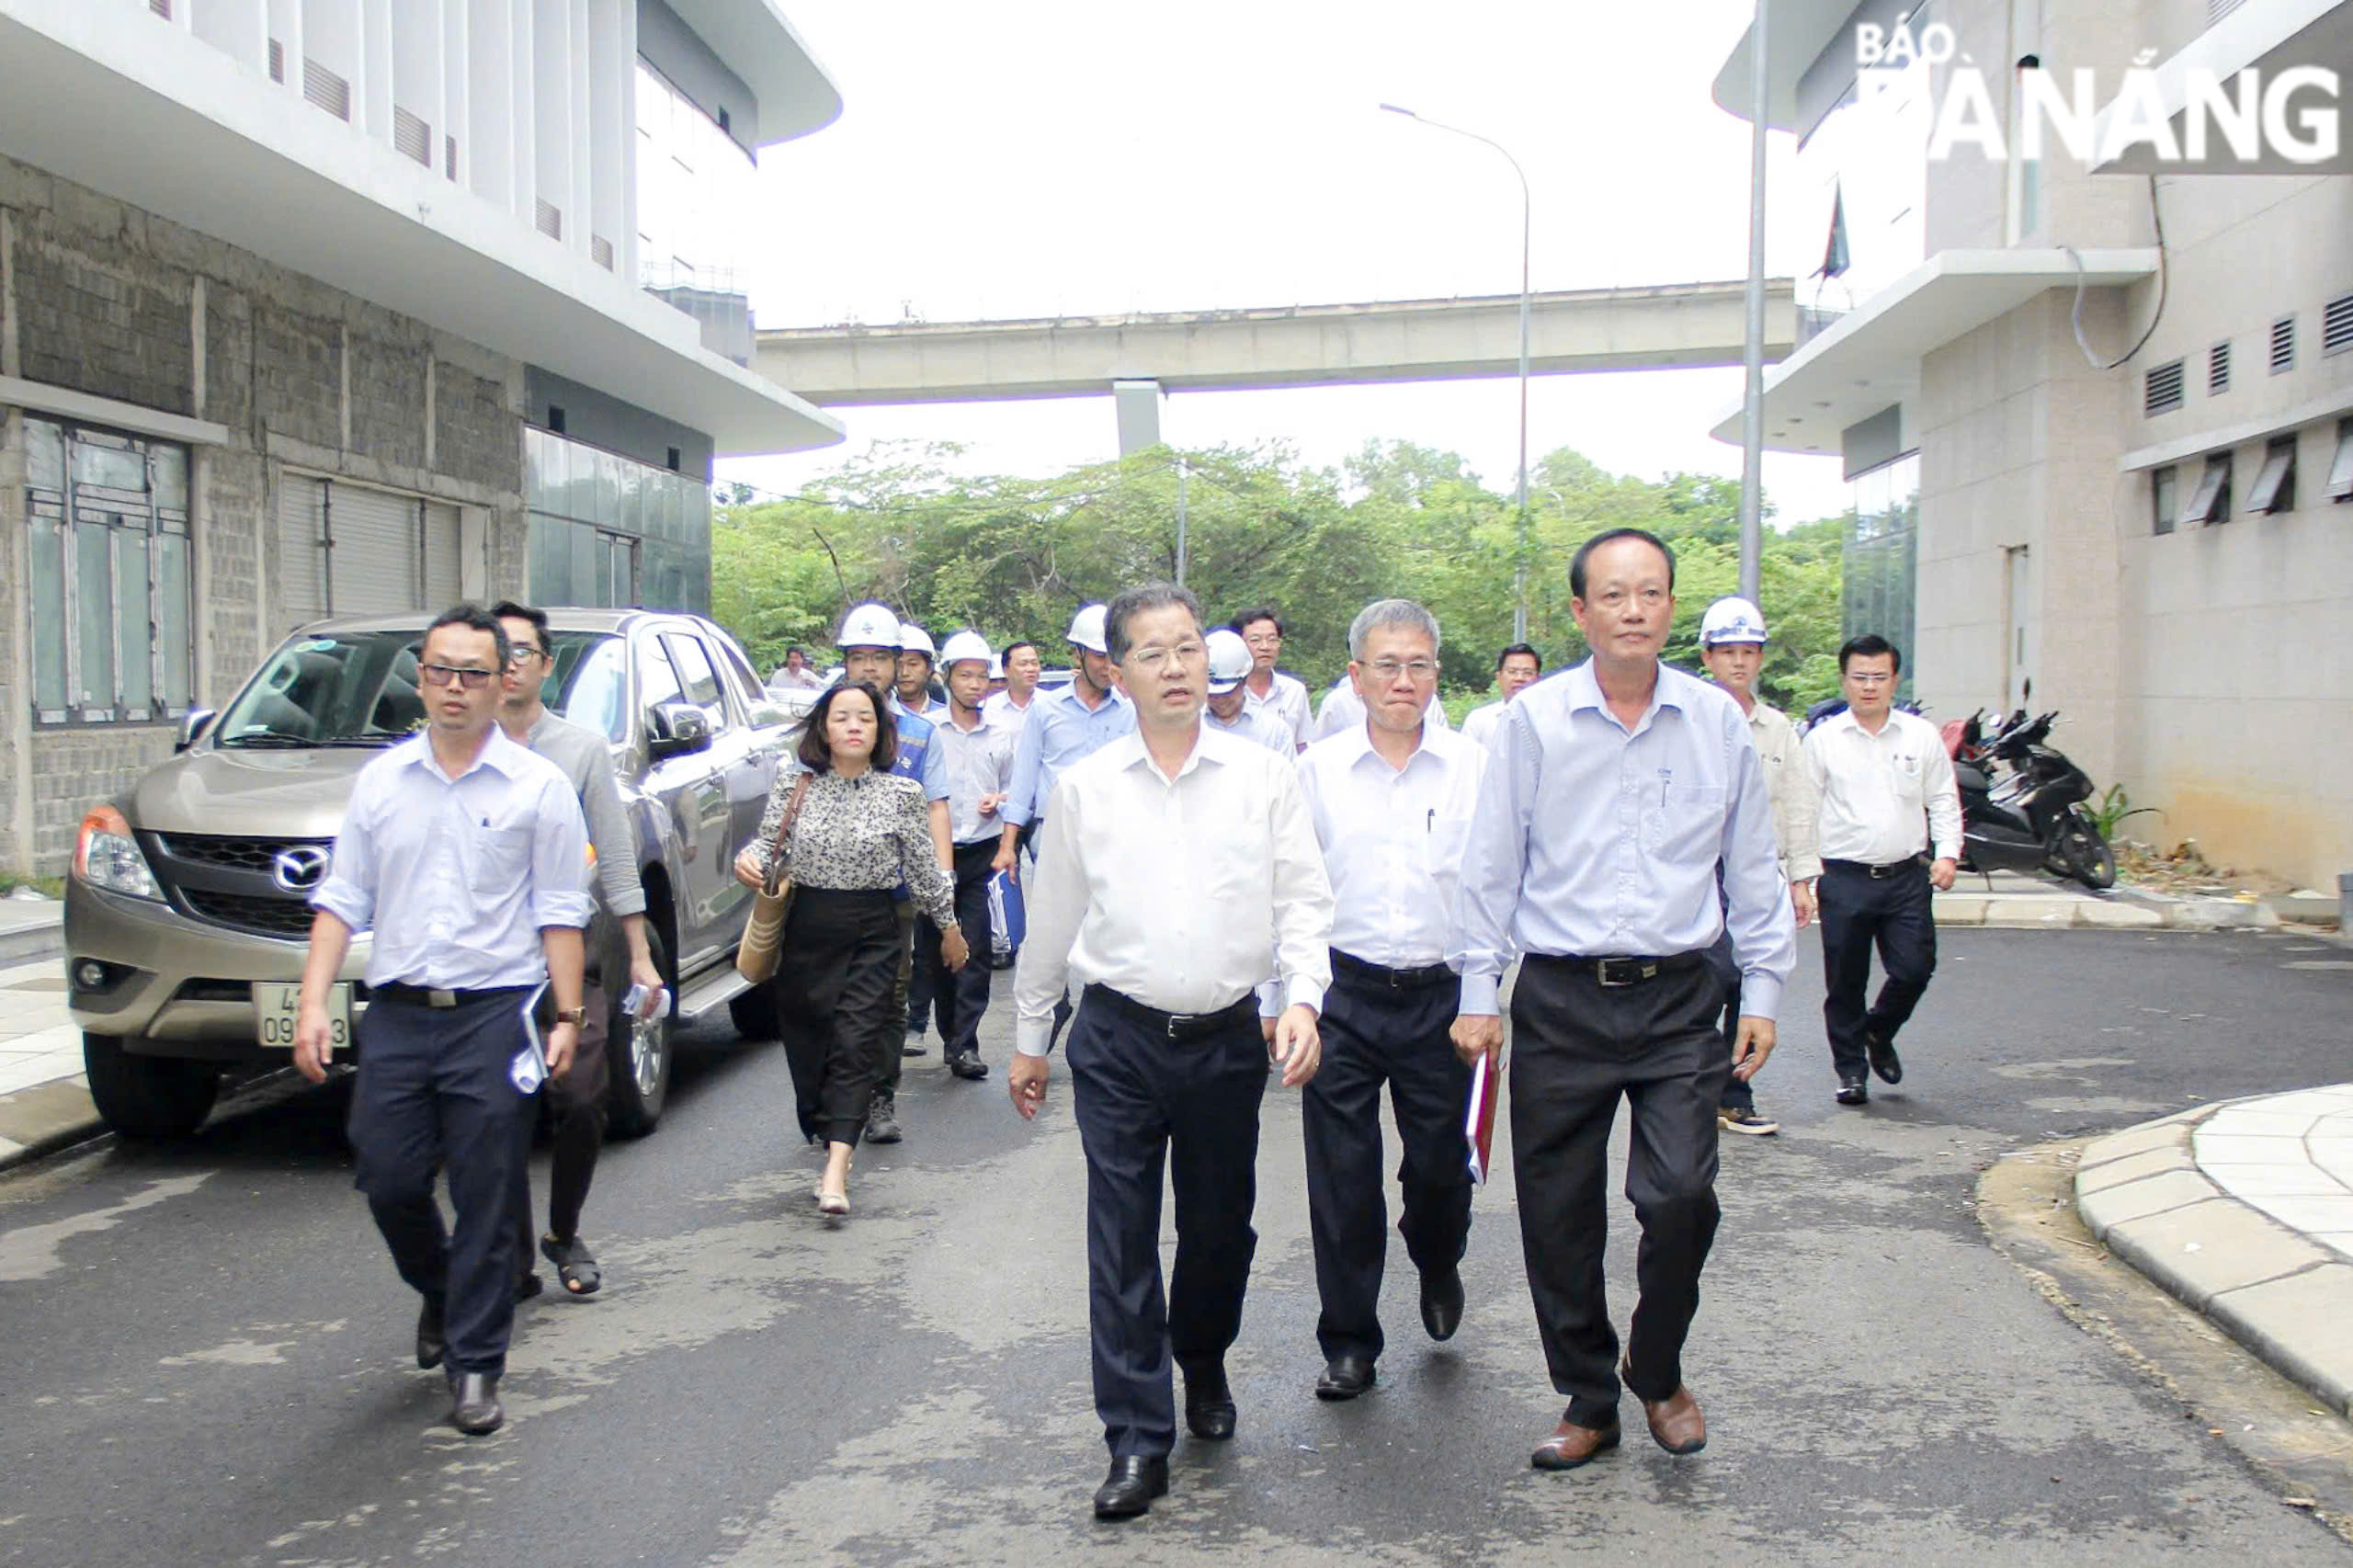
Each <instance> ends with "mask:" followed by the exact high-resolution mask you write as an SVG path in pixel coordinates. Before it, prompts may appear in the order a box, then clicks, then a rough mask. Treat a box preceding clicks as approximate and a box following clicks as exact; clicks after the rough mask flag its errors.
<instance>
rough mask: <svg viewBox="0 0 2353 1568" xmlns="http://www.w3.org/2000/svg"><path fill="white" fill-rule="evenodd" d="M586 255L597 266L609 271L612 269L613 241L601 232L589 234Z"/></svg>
mask: <svg viewBox="0 0 2353 1568" xmlns="http://www.w3.org/2000/svg"><path fill="white" fill-rule="evenodd" d="M588 257H589V259H590V260H591V261H594V262H595V263H596V264H597V266H599V267H603V268H604V269H605V270H606V271H608V272H610V271H611V270H612V269H613V242H612V241H610V240H608V239H607V238H605V236H604V235H602V234H591V235H589V236H588Z"/></svg>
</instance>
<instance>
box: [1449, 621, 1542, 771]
mask: <svg viewBox="0 0 2353 1568" xmlns="http://www.w3.org/2000/svg"><path fill="white" fill-rule="evenodd" d="M1543 674H1544V655H1543V654H1541V653H1538V652H1537V651H1536V650H1535V649H1534V648H1532V647H1530V646H1529V644H1527V643H1525V642H1515V643H1513V644H1512V645H1511V646H1510V647H1508V648H1506V649H1505V650H1504V651H1503V652H1502V653H1498V654H1496V655H1495V691H1496V694H1497V700H1495V701H1494V702H1490V703H1488V704H1487V705H1486V706H1485V707H1484V708H1473V709H1472V710H1471V713H1470V716H1469V717H1468V718H1466V719H1464V720H1463V721H1462V738H1463V739H1464V740H1467V741H1469V742H1470V743H1471V744H1473V745H1480V746H1484V745H1492V744H1495V726H1496V725H1498V724H1500V723H1502V722H1504V707H1505V705H1506V703H1508V702H1510V701H1511V699H1513V698H1515V697H1518V695H1519V694H1520V693H1521V692H1523V691H1525V690H1527V689H1528V688H1529V687H1531V686H1534V685H1535V684H1536V682H1537V680H1538V678H1539V677H1540V676H1542V675H1543Z"/></svg>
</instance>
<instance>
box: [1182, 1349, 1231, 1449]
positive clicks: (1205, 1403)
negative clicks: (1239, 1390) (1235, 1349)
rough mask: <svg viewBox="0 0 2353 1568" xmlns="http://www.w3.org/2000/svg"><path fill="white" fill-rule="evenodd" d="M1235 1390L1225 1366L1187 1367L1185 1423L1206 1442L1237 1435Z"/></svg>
mask: <svg viewBox="0 0 2353 1568" xmlns="http://www.w3.org/2000/svg"><path fill="white" fill-rule="evenodd" d="M1234 1420H1235V1413H1234V1409H1233V1389H1232V1388H1231V1387H1230V1386H1228V1385H1227V1383H1226V1381H1225V1369H1224V1368H1223V1367H1203V1368H1201V1369H1199V1371H1195V1370H1194V1369H1191V1368H1189V1367H1188V1368H1187V1369H1185V1427H1186V1430H1188V1431H1189V1432H1191V1433H1192V1434H1193V1436H1194V1437H1199V1438H1200V1439H1202V1440H1203V1441H1204V1442H1211V1443H1222V1442H1224V1441H1225V1440H1226V1439H1227V1438H1228V1437H1233V1423H1234Z"/></svg>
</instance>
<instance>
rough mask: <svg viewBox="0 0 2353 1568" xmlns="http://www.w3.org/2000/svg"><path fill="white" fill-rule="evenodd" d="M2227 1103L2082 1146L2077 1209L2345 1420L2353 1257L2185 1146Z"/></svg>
mask: <svg viewBox="0 0 2353 1568" xmlns="http://www.w3.org/2000/svg"><path fill="white" fill-rule="evenodd" d="M2250 1097H2251V1098H2268V1097H2270V1096H2250ZM2237 1103H2240V1102H2237V1101H2225V1102H2222V1104H2221V1105H2211V1106H2200V1107H2199V1108H2196V1109H2194V1110H2187V1111H2182V1112H2180V1113H2178V1114H2177V1115H2174V1116H2169V1117H2165V1118H2164V1119H2161V1120H2157V1121H2151V1122H2143V1124H2141V1125H2140V1126H2138V1127H2131V1128H2127V1129H2125V1130H2124V1131H2121V1132H2118V1133H2113V1134H2111V1135H2110V1136H2109V1137H2106V1138H2102V1139H2098V1140H2097V1141H2095V1142H2092V1143H2090V1144H2087V1145H2086V1147H2085V1149H2084V1153H2083V1158H2082V1161H2081V1162H2080V1163H2079V1164H2078V1165H2077V1166H2076V1170H2075V1210H2076V1212H2077V1213H2078V1214H2080V1215H2081V1216H2082V1218H2083V1221H2084V1226H2085V1228H2086V1230H2088V1231H2090V1232H2091V1233H2092V1234H2093V1235H2094V1236H2096V1237H2097V1238H2098V1239H2099V1240H2100V1241H2101V1242H2102V1243H2103V1244H2106V1246H2107V1247H2108V1249H2109V1251H2110V1252H2112V1253H2114V1254H2115V1255H2116V1256H2119V1257H2120V1258H2122V1259H2124V1260H2125V1261H2126V1262H2127V1263H2130V1264H2131V1265H2132V1267H2135V1268H2137V1269H2139V1270H2140V1271H2141V1272H2142V1273H2143V1274H2144V1275H2146V1276H2148V1277H2149V1278H2150V1279H2152V1280H2154V1282H2155V1283H2156V1284H2158V1285H2160V1286H2162V1287H2164V1288H2165V1290H2167V1291H2168V1292H2170V1293H2171V1294H2172V1295H2174V1296H2175V1297H2177V1298H2178V1299H2179V1300H2180V1301H2182V1302H2183V1303H2184V1304H2186V1305H2188V1306H2189V1307H2190V1308H2192V1309H2194V1310H2195V1311H2198V1312H2203V1313H2205V1314H2206V1315H2207V1316H2208V1317H2209V1318H2211V1319H2212V1320H2213V1321H2214V1323H2215V1324H2217V1325H2218V1326H2219V1327H2221V1328H2222V1330H2223V1331H2224V1332H2225V1333H2227V1334H2228V1335H2230V1336H2231V1337H2232V1338H2234V1339H2235V1340H2237V1341H2238V1342H2239V1343H2240V1344H2242V1345H2244V1346H2246V1347H2247V1348H2248V1349H2249V1350H2252V1351H2254V1352H2255V1353H2256V1355H2257V1356H2260V1357H2261V1358H2263V1359H2264V1360H2266V1361H2268V1362H2269V1363H2270V1364H2271V1366H2272V1367H2274V1368H2275V1369H2278V1370H2279V1372H2280V1373H2281V1374H2282V1375H2283V1376H2285V1377H2287V1378H2289V1379H2290V1380H2292V1381H2295V1382H2297V1383H2299V1384H2301V1385H2302V1386H2303V1387H2304V1388H2305V1389H2307V1390H2309V1391H2311V1392H2313V1393H2314V1394H2316V1395H2318V1396H2319V1397H2320V1398H2321V1399H2323V1400H2325V1402H2326V1403H2328V1404H2329V1406H2330V1407H2331V1408H2332V1409H2334V1410H2335V1411H2336V1413H2337V1414H2339V1415H2345V1416H2347V1418H2348V1419H2353V1336H2348V1335H2347V1334H2346V1332H2345V1325H2346V1324H2347V1323H2353V1263H2348V1262H2347V1261H2346V1260H2345V1259H2344V1257H2343V1256H2341V1255H2339V1254H2338V1253H2336V1251H2334V1250H2333V1249H2331V1248H2328V1247H2325V1246H2322V1245H2320V1244H2316V1243H2314V1242H2312V1241H2310V1240H2308V1239H2307V1238H2306V1237H2304V1236H2302V1235H2301V1234H2299V1233H2296V1232H2294V1231H2291V1230H2290V1229H2289V1228H2288V1227H2286V1226H2284V1225H2282V1224H2280V1223H2279V1221H2275V1220H2273V1219H2272V1218H2271V1217H2270V1216H2269V1215H2267V1214H2265V1213H2264V1212H2262V1211H2261V1210H2258V1209H2256V1208H2254V1207H2253V1206H2251V1205H2249V1204H2246V1203H2243V1202H2241V1201H2240V1200H2239V1199H2236V1198H2234V1197H2232V1196H2230V1195H2229V1194H2227V1193H2225V1192H2223V1191H2222V1188H2221V1187H2217V1186H2216V1185H2215V1184H2214V1183H2213V1182H2212V1181H2211V1180H2210V1179H2209V1178H2208V1177H2207V1176H2206V1174H2205V1173H2204V1172H2203V1171H2202V1170H2200V1168H2199V1165H2198V1161H2197V1157H2196V1155H2195V1153H2193V1152H2192V1150H2191V1147H2190V1137H2191V1134H2192V1133H2193V1132H2195V1131H2197V1128H2198V1125H2199V1124H2200V1122H2202V1121H2204V1120H2206V1119H2208V1118H2209V1117H2211V1116H2212V1115H2213V1114H2214V1113H2215V1112H2216V1111H2218V1110H2221V1109H2222V1108H2223V1105H2229V1104H2237Z"/></svg>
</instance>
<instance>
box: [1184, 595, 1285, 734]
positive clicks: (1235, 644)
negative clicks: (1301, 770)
mask: <svg viewBox="0 0 2353 1568" xmlns="http://www.w3.org/2000/svg"><path fill="white" fill-rule="evenodd" d="M1209 650H1210V698H1209V705H1208V706H1207V707H1206V708H1205V709H1203V710H1202V712H1201V722H1202V724H1204V725H1205V726H1207V727H1208V728H1210V729H1212V730H1223V731H1224V732H1225V733H1227V734H1229V735H1239V736H1241V737H1242V738H1243V739H1244V740H1245V741H1256V742H1257V743H1258V744H1260V745H1262V746H1265V747H1267V749H1268V750H1270V751H1278V752H1280V753H1281V754H1282V755H1283V756H1287V757H1288V756H1297V755H1298V754H1297V753H1296V752H1295V751H1293V750H1292V749H1291V739H1290V730H1288V729H1286V728H1285V727H1284V725H1283V722H1282V721H1281V720H1280V719H1278V718H1276V717H1275V711H1274V710H1273V709H1272V708H1267V707H1258V708H1253V707H1251V706H1250V697H1249V691H1248V688H1247V687H1245V686H1244V685H1243V682H1244V681H1245V680H1246V679H1248V678H1249V676H1250V645H1249V644H1248V643H1247V642H1244V641H1242V634H1241V633H1240V632H1238V631H1234V630H1233V628H1231V627H1225V626H1221V627H1219V628H1218V629H1217V630H1216V631H1212V632H1211V633H1210V635H1209Z"/></svg>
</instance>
